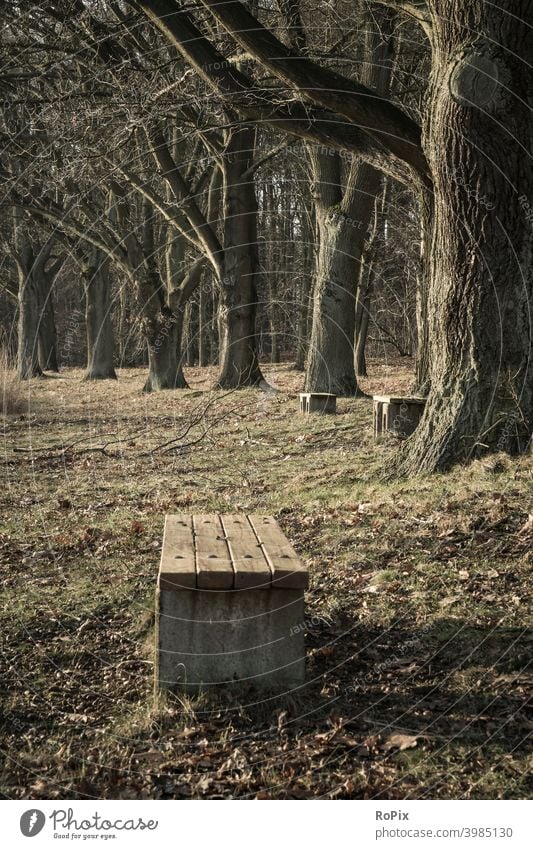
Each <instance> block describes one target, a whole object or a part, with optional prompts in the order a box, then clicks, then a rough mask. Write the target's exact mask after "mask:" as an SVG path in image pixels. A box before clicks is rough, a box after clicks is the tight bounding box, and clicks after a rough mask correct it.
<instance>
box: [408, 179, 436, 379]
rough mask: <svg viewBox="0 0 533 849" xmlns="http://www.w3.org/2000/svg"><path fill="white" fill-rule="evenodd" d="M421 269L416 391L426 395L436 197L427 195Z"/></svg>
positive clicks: (423, 199)
mask: <svg viewBox="0 0 533 849" xmlns="http://www.w3.org/2000/svg"><path fill="white" fill-rule="evenodd" d="M420 214H421V215H420V217H421V226H420V229H421V233H420V235H421V240H420V242H421V244H420V251H421V268H420V274H419V277H418V280H417V285H416V332H417V342H416V364H415V385H414V387H413V391H414V392H416V393H417V394H418V395H427V394H428V392H429V387H430V379H431V378H430V355H431V352H430V328H429V314H428V296H429V288H430V269H431V247H432V240H431V234H432V228H433V196H432V194H431V193H430V192H424V193H422V194H421V198H420Z"/></svg>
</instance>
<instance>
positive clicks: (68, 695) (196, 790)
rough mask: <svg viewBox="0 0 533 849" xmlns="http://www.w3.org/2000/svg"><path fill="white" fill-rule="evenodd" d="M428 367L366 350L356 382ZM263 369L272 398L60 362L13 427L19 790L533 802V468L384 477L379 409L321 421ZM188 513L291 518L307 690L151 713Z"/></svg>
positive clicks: (52, 794)
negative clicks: (86, 376)
mask: <svg viewBox="0 0 533 849" xmlns="http://www.w3.org/2000/svg"><path fill="white" fill-rule="evenodd" d="M411 366H412V364H411V363H410V362H409V361H407V360H393V361H388V362H386V363H385V362H377V361H371V362H370V363H369V373H370V375H371V379H369V380H366V381H364V382H363V388H364V389H365V390H366V391H368V392H377V391H383V392H386V391H391V392H398V391H401V390H405V389H407V388H408V386H409V384H410V382H411ZM265 373H266V375H267V377H268V379H269V380H270V381H271V383H272V384H273V385H274V386H275V387H276V388H278V389H279V390H280V393H279V394H276V395H274V394H265V393H260V392H258V391H255V390H246V391H241V392H234V393H230V394H224V393H220V392H219V393H213V392H210V391H209V388H208V387H209V385H210V383H212V381H213V379H214V376H215V372H214V370H212V369H210V370H206V369H202V370H200V369H189V370H187V376H188V378H189V380H190V383H191V387H192V391H178V392H164V393H159V394H154V395H151V396H145V395H142V394H141V388H142V384H143V380H144V377H145V373H144V372H143V371H140V370H123V371H121V373H120V380H119V381H118V382H116V383H115V382H110V381H108V382H105V383H82V382H81V376H82V373H81V371H77V370H66V371H65V372H64V373H62V374H61V375H60V376H59V377H50V378H49V379H45V380H38V381H32V382H31V384H29V386H28V388H27V391H28V400H29V407H28V412H27V413H25V414H23V415H16V416H10V417H5V418H4V420H3V422H4V425H3V427H4V450H3V457H2V462H3V465H4V489H3V492H2V495H1V504H0V517H1V521H2V530H1V533H0V581H1V586H2V596H3V603H2V622H1V623H0V627H1V632H2V649H1V660H0V663H1V664H2V667H3V674H2V679H3V683H2V687H3V690H4V693H3V703H4V710H3V716H2V719H1V733H2V742H1V746H2V749H3V751H4V758H3V764H2V766H1V768H0V776H1V778H0V792H1V794H2V795H3V797H4V798H31V799H40V798H48V799H50V798H51V799H54V798H58V799H63V798H91V797H96V798H122V799H136V798H167V799H170V798H262V799H265V798H285V799H287V798H290V799H294V798H296V799H306V798H318V797H320V798H366V799H368V798H377V799H400V798H415V799H423V798H453V799H465V798H468V799H483V798H514V799H516V798H526V797H528V796H530V795H531V789H532V788H531V785H530V786H529V787H528V781H531V775H532V772H533V771H532V766H533V758H532V748H531V745H530V743H531V731H532V729H533V720H532V715H531V713H529V714H528V704H527V700H528V697H530V696H531V693H532V692H533V688H532V684H533V675H532V673H531V668H530V667H529V668H528V666H529V664H530V663H531V656H532V648H533V641H532V635H531V630H530V626H531V621H532V620H531V589H532V582H531V565H532V562H533V555H532V541H533V515H532V513H533V507H532V504H531V475H532V470H533V460H532V458H531V456H529V457H525V458H521V459H516V460H512V459H509V458H507V457H505V456H503V455H498V456H497V457H491V458H487V459H485V460H478V461H475V462H473V463H472V464H471V465H469V466H468V467H457V468H455V469H454V470H452V472H450V473H449V474H447V475H438V476H434V477H421V478H417V479H413V480H392V481H391V480H387V481H386V480H385V479H384V477H383V475H382V472H383V469H384V468H385V469H386V468H387V464H388V463H389V462H390V459H391V458H392V457H393V456H394V453H395V451H396V450H397V443H396V442H395V440H394V439H392V438H389V439H384V440H382V441H381V442H379V443H378V444H376V443H374V441H373V436H372V404H371V401H370V400H366V399H360V400H340V401H339V404H338V408H339V410H338V415H336V416H325V417H321V416H313V417H303V416H300V415H298V414H297V394H296V393H297V391H298V390H299V388H300V385H301V380H302V375H301V374H299V373H296V372H294V371H292V370H291V368H290V366H289V365H287V364H283V365H281V366H266V367H265ZM103 446H106V447H105V448H103ZM163 446H165V447H163ZM15 449H17V450H15ZM21 449H25V450H21ZM102 449H103V450H102ZM183 511H186V512H189V511H191V512H208V511H213V512H214V511H218V512H237V511H246V512H249V511H261V512H262V511H265V512H268V513H271V514H274V515H275V516H276V517H277V518H278V520H279V521H280V523H281V525H282V526H283V528H284V530H285V533H286V534H287V536H288V537H289V538H290V540H291V541H292V543H293V544H294V546H295V548H296V549H297V551H298V552H299V553H300V554H301V556H302V557H303V558H304V559H305V561H306V562H307V563H308V564H309V567H310V572H311V586H310V589H309V592H308V593H307V623H306V642H307V658H308V659H307V682H308V683H307V684H306V686H305V687H303V688H302V689H300V690H298V691H297V692H294V693H291V694H290V695H285V696H282V697H280V696H273V697H272V698H261V699H258V698H257V697H256V696H254V694H253V692H250V693H248V694H245V696H244V697H242V696H241V697H240V698H236V697H235V696H234V695H232V694H231V692H228V691H224V690H221V691H216V692H210V693H207V694H202V695H200V696H197V697H183V698H181V699H180V700H172V699H169V700H165V701H160V702H159V703H157V704H156V703H155V702H154V697H153V661H154V589H155V581H156V575H157V569H158V562H159V553H160V547H161V539H162V530H163V519H164V514H165V513H168V512H183ZM530 707H531V705H530Z"/></svg>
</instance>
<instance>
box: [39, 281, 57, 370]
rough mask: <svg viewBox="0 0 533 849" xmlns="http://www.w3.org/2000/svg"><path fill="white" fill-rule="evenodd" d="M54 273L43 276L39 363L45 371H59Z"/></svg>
mask: <svg viewBox="0 0 533 849" xmlns="http://www.w3.org/2000/svg"><path fill="white" fill-rule="evenodd" d="M53 279H54V278H53V275H50V274H46V273H45V274H43V275H42V277H41V292H40V301H41V321H40V324H39V339H38V351H39V365H40V367H41V369H42V370H43V371H53V372H59V363H58V359H57V330H56V321H55V313H54V302H53V300H52V284H53Z"/></svg>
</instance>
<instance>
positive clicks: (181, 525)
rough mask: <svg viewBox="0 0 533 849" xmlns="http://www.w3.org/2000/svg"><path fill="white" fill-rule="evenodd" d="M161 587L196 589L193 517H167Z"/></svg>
mask: <svg viewBox="0 0 533 849" xmlns="http://www.w3.org/2000/svg"><path fill="white" fill-rule="evenodd" d="M159 586H160V587H161V589H167V590H168V589H170V590H172V589H176V588H181V589H196V558H195V554H194V536H193V530H192V517H191V516H181V515H169V516H166V517H165V530H164V533H163V549H162V551H161V565H160V568H159Z"/></svg>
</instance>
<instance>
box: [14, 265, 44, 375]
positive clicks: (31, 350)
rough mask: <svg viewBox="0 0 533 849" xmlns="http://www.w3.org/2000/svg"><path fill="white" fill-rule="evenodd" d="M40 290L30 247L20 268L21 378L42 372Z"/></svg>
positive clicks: (19, 327)
mask: <svg viewBox="0 0 533 849" xmlns="http://www.w3.org/2000/svg"><path fill="white" fill-rule="evenodd" d="M40 293H41V283H40V280H39V268H38V265H37V263H36V261H35V259H34V257H33V255H31V256H30V252H29V249H28V250H27V251H25V262H24V267H23V268H19V291H18V309H19V319H18V350H17V374H18V376H19V378H20V379H21V380H28V379H29V378H31V377H41V376H42V374H43V370H42V368H41V366H40V363H39V323H40V312H41V310H40V302H41V298H40Z"/></svg>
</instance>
